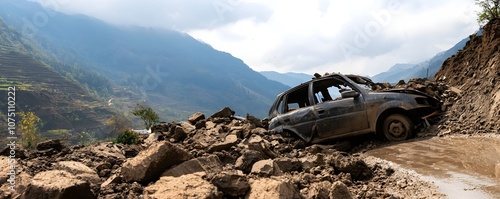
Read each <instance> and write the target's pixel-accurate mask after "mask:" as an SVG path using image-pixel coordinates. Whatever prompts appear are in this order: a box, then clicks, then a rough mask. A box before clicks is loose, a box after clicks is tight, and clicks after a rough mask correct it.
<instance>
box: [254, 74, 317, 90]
mask: <svg viewBox="0 0 500 199" xmlns="http://www.w3.org/2000/svg"><path fill="white" fill-rule="evenodd" d="M260 74H262V75H264V76H265V77H266V78H267V79H270V80H274V81H277V82H280V83H282V84H284V85H287V86H289V87H295V86H297V85H299V84H301V83H304V82H306V81H309V80H311V78H312V77H313V76H312V75H308V74H304V73H292V72H288V73H278V72H275V71H261V72H260Z"/></svg>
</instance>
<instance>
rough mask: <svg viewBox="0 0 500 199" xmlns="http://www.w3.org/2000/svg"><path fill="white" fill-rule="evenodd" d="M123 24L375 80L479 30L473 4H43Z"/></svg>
mask: <svg viewBox="0 0 500 199" xmlns="http://www.w3.org/2000/svg"><path fill="white" fill-rule="evenodd" d="M36 1H39V2H43V3H45V4H46V5H48V6H49V7H51V8H53V9H56V10H59V11H62V12H66V13H81V14H85V15H89V16H93V17H96V18H99V19H101V20H103V21H107V22H110V23H114V24H120V25H139V26H146V27H158V28H167V29H175V30H178V31H181V32H186V33H188V34H190V35H191V36H193V37H195V38H197V39H198V40H201V41H203V42H205V43H208V44H210V45H211V46H213V47H214V48H215V49H217V50H220V51H225V52H228V53H231V54H232V55H233V56H235V57H237V58H240V59H242V60H243V61H244V62H245V63H246V64H248V65H249V66H250V67H251V68H253V69H254V70H256V71H263V70H273V71H278V72H303V73H309V74H312V73H315V72H319V73H324V72H342V73H355V74H362V75H370V76H373V75H375V74H377V73H380V72H383V71H385V70H387V69H388V68H389V67H391V66H392V65H394V64H396V63H417V62H420V61H423V60H426V59H429V58H431V57H432V56H434V55H435V54H437V53H439V52H441V51H444V50H447V49H449V48H451V47H452V46H453V45H454V44H456V43H457V42H459V41H460V40H461V39H463V38H465V37H467V36H468V35H470V34H472V33H474V32H475V31H476V30H477V29H478V28H479V26H478V23H477V22H476V14H475V11H476V10H477V7H476V6H475V5H474V1H473V0H441V1H436V0H411V1H408V0H407V1H403V0H374V1H364V2H361V1H340V0H330V1H329V0H307V1H306V0H287V1H285V0H36Z"/></svg>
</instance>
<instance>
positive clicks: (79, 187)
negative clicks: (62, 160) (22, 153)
mask: <svg viewBox="0 0 500 199" xmlns="http://www.w3.org/2000/svg"><path fill="white" fill-rule="evenodd" d="M24 198H40V199H45V198H46V199H63V198H71V199H80V198H81V199H88V198H95V196H94V194H93V193H92V191H91V189H90V183H89V182H87V181H84V180H80V179H78V178H77V177H76V176H74V175H73V174H71V173H69V172H67V171H60V170H51V171H44V172H41V173H38V174H36V175H35V176H34V177H33V179H32V180H31V183H30V184H29V185H28V187H27V188H26V191H25V192H24Z"/></svg>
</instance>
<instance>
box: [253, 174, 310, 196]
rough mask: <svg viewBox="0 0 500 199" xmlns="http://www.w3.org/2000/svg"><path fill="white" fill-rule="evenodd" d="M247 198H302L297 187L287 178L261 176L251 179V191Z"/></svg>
mask: <svg viewBox="0 0 500 199" xmlns="http://www.w3.org/2000/svg"><path fill="white" fill-rule="evenodd" d="M245 198H246V199H262V198H265V199H267V198H287V199H294V198H302V197H301V196H300V194H299V192H298V191H297V188H296V187H295V186H294V185H293V184H291V183H289V182H288V180H286V179H272V178H260V179H257V180H252V181H250V192H249V193H248V194H247V195H246V197H245Z"/></svg>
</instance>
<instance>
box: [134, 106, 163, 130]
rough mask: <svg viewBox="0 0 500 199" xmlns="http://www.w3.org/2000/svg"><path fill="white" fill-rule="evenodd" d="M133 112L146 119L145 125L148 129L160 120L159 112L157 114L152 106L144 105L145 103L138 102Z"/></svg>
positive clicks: (143, 119)
mask: <svg viewBox="0 0 500 199" xmlns="http://www.w3.org/2000/svg"><path fill="white" fill-rule="evenodd" d="M132 114H134V115H135V116H138V117H140V118H141V119H142V121H144V126H145V127H146V129H149V128H151V126H153V125H154V124H156V123H158V122H160V118H159V117H158V114H156V113H155V112H154V111H153V109H151V107H144V106H143V105H140V104H137V105H136V107H135V109H134V110H133V111H132Z"/></svg>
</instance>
